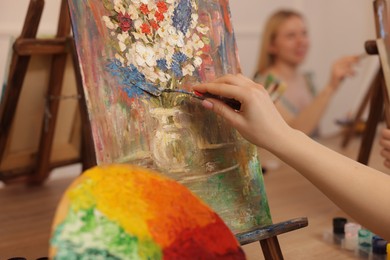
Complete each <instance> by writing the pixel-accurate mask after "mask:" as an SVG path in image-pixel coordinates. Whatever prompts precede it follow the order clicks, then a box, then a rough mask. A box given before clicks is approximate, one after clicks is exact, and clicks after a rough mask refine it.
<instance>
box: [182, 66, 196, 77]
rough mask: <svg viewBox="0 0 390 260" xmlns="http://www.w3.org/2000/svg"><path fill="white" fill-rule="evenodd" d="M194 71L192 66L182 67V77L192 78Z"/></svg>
mask: <svg viewBox="0 0 390 260" xmlns="http://www.w3.org/2000/svg"><path fill="white" fill-rule="evenodd" d="M194 71H195V67H194V66H192V65H191V64H187V65H185V66H184V67H183V75H184V76H186V75H189V76H192V74H193V72H194Z"/></svg>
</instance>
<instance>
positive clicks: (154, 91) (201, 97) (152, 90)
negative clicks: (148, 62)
mask: <svg viewBox="0 0 390 260" xmlns="http://www.w3.org/2000/svg"><path fill="white" fill-rule="evenodd" d="M137 87H139V88H140V89H141V90H143V91H145V92H146V93H148V94H150V95H152V96H155V97H159V96H161V95H162V93H164V92H166V93H180V94H185V95H189V96H191V97H193V98H196V99H199V100H205V99H206V98H215V99H218V100H220V101H222V102H224V103H225V104H226V105H228V106H230V107H231V108H233V109H234V110H237V111H239V110H240V109H241V103H240V102H239V101H237V100H235V99H232V98H225V97H222V96H217V95H213V94H211V93H208V92H206V93H200V92H197V91H195V92H190V91H186V90H183V89H158V88H156V87H154V86H151V85H146V84H145V85H144V84H138V85H137Z"/></svg>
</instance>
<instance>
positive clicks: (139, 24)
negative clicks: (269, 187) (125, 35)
mask: <svg viewBox="0 0 390 260" xmlns="http://www.w3.org/2000/svg"><path fill="white" fill-rule="evenodd" d="M142 24H143V22H142V20H141V19H138V20H135V21H134V22H133V25H134V28H135V29H136V30H137V31H138V32H140V31H141V25H142Z"/></svg>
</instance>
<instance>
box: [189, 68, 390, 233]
mask: <svg viewBox="0 0 390 260" xmlns="http://www.w3.org/2000/svg"><path fill="white" fill-rule="evenodd" d="M194 90H196V91H199V92H210V93H213V94H216V95H221V96H224V97H228V98H234V99H236V100H238V101H240V102H241V104H242V105H241V110H240V111H234V110H233V109H231V108H230V107H228V106H227V105H225V104H224V103H222V102H220V101H218V100H215V99H207V100H205V101H203V105H204V106H205V107H206V108H208V109H211V110H213V111H214V112H216V113H217V114H219V115H220V116H222V117H224V118H225V119H226V120H227V121H228V122H229V123H230V124H231V125H232V126H233V127H235V128H236V129H237V130H238V131H239V132H240V133H241V134H242V136H243V137H244V138H246V139H247V140H249V141H250V142H252V143H254V144H255V145H257V146H260V147H262V148H265V149H267V150H269V151H270V152H272V153H274V154H275V155H276V156H278V157H279V158H281V159H282V160H283V161H284V162H286V163H287V164H289V165H290V166H292V167H294V168H295V169H296V170H297V171H298V172H300V173H301V174H302V175H303V176H304V177H306V178H307V179H308V180H309V181H310V182H312V183H313V184H314V185H315V186H316V187H317V188H318V189H320V190H321V191H322V192H323V193H324V194H326V195H327V196H328V197H329V198H330V199H331V200H332V201H333V202H334V203H335V204H337V205H338V206H339V207H340V208H342V209H343V210H344V211H345V212H346V213H347V214H349V215H351V216H352V217H353V218H354V219H356V221H358V222H359V223H360V224H362V225H363V226H365V227H367V228H368V229H370V230H372V231H373V232H375V233H376V234H378V235H380V236H382V237H383V238H385V239H387V240H390V176H389V175H386V174H384V173H381V172H379V171H376V170H374V169H372V168H369V167H367V166H364V165H362V164H360V163H358V162H356V161H354V160H351V159H349V158H347V157H344V156H343V155H340V154H338V153H336V152H334V151H332V150H330V149H328V148H326V147H324V146H322V145H320V144H318V143H316V142H315V141H313V140H311V139H310V138H309V137H307V136H306V135H304V134H303V133H302V132H300V131H298V130H295V129H292V128H291V127H290V126H288V125H287V123H286V122H285V121H284V120H283V118H282V117H281V115H280V114H279V113H278V111H277V109H276V108H275V106H274V104H273V102H272V100H271V99H270V97H269V95H268V93H267V91H266V90H265V89H264V88H263V87H262V86H261V85H258V84H256V83H254V82H253V81H251V80H249V79H248V78H245V77H244V76H242V75H226V76H224V77H221V78H219V79H217V80H216V81H214V82H212V83H207V84H203V85H199V86H196V87H194Z"/></svg>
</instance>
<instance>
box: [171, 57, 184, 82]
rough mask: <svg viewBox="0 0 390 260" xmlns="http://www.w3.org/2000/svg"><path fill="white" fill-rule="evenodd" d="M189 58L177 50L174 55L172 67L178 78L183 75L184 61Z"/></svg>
mask: <svg viewBox="0 0 390 260" xmlns="http://www.w3.org/2000/svg"><path fill="white" fill-rule="evenodd" d="M186 60H187V56H186V55H185V54H184V53H182V52H175V53H174V54H173V56H172V64H171V69H172V71H173V74H174V75H175V76H176V77H177V78H181V77H183V71H182V69H181V67H182V66H181V65H182V63H183V62H185V61H186Z"/></svg>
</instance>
